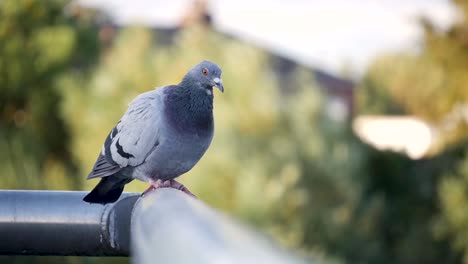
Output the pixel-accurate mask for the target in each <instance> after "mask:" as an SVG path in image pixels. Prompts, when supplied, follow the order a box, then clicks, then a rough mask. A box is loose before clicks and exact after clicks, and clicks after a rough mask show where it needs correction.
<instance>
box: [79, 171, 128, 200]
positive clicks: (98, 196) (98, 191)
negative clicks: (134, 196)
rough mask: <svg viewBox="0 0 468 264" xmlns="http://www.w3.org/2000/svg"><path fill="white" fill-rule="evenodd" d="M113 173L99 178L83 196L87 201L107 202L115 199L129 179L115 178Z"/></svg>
mask: <svg viewBox="0 0 468 264" xmlns="http://www.w3.org/2000/svg"><path fill="white" fill-rule="evenodd" d="M114 177H115V175H111V176H110V177H109V176H108V177H104V178H101V181H100V182H99V183H98V185H96V187H94V189H93V190H92V191H91V192H90V193H89V194H88V195H86V196H85V197H84V198H83V201H85V202H88V203H99V204H107V203H113V202H115V201H117V200H118V199H119V197H120V195H121V194H122V192H123V189H124V186H125V184H127V183H128V182H129V180H122V179H115V178H114Z"/></svg>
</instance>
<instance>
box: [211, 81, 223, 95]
mask: <svg viewBox="0 0 468 264" xmlns="http://www.w3.org/2000/svg"><path fill="white" fill-rule="evenodd" d="M213 81H214V83H215V86H216V87H218V89H219V90H220V91H221V92H222V93H224V86H223V80H221V79H220V78H218V77H216V78H214V79H213Z"/></svg>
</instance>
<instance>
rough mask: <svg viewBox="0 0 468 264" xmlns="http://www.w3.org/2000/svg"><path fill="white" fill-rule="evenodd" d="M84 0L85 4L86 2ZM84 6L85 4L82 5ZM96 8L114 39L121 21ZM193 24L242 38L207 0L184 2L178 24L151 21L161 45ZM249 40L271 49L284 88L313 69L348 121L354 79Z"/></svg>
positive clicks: (329, 103) (104, 32)
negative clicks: (220, 23)
mask: <svg viewBox="0 0 468 264" xmlns="http://www.w3.org/2000/svg"><path fill="white" fill-rule="evenodd" d="M83 4H84V5H83ZM88 4H89V1H78V4H77V5H75V9H86V6H87V5H88ZM83 6H84V7H83ZM92 8H93V9H94V10H97V11H98V12H100V14H99V15H98V16H97V17H99V19H97V21H98V23H99V25H100V27H101V29H100V34H99V36H100V39H101V41H102V44H103V45H108V44H109V43H111V41H112V39H113V37H114V36H115V33H116V32H117V30H118V28H119V27H120V26H122V25H121V24H120V25H117V24H116V23H115V22H114V21H113V20H112V18H111V16H110V15H109V14H107V13H106V12H107V11H106V10H107V9H106V8H104V7H99V6H92ZM194 24H198V25H200V24H201V25H204V26H207V27H210V28H211V29H213V30H214V31H216V32H218V33H220V34H223V35H224V36H226V37H229V38H233V39H236V40H240V41H243V38H242V36H239V33H234V32H226V31H220V30H218V29H217V27H216V25H215V24H214V23H213V19H212V14H211V13H210V11H209V7H208V4H207V1H206V0H196V1H193V2H191V3H189V4H187V5H186V6H185V11H184V12H183V15H182V16H181V17H180V19H179V22H178V23H176V24H175V25H169V26H168V25H164V24H162V23H161V24H152V25H150V26H151V27H152V29H153V31H154V32H155V35H157V38H155V41H157V43H158V44H161V45H171V44H173V43H174V41H175V36H176V33H177V32H178V31H179V30H180V29H182V28H184V27H189V26H192V25H194ZM249 44H251V45H256V46H258V47H259V48H262V49H264V50H266V51H267V53H269V61H270V63H271V66H272V69H273V71H275V73H276V74H275V76H279V79H278V82H279V84H280V87H282V92H284V93H289V92H292V91H294V86H295V75H294V74H295V72H296V70H297V69H298V68H299V67H302V68H305V69H307V70H308V71H310V74H311V76H312V77H313V78H312V79H314V80H315V81H316V83H317V84H318V85H319V87H320V88H321V89H322V92H323V93H324V94H325V95H326V96H325V97H326V102H325V107H326V109H325V110H326V112H327V113H328V115H329V116H330V117H331V118H332V119H333V120H336V121H340V122H342V121H348V120H350V119H351V117H352V113H353V93H354V83H353V82H352V81H350V80H346V79H344V78H340V77H338V76H335V75H333V74H331V73H328V72H326V71H324V70H321V69H318V68H314V67H310V66H307V65H304V64H302V63H300V62H298V61H296V60H294V59H293V58H290V57H287V56H285V55H283V54H279V53H278V52H276V51H274V50H273V49H270V48H268V47H264V46H261V45H260V44H257V43H255V42H252V41H249Z"/></svg>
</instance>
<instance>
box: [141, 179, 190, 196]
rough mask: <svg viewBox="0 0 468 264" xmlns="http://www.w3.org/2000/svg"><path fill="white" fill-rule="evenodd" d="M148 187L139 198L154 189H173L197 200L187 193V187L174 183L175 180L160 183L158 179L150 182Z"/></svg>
mask: <svg viewBox="0 0 468 264" xmlns="http://www.w3.org/2000/svg"><path fill="white" fill-rule="evenodd" d="M150 184H151V185H150V186H149V187H148V189H146V190H145V191H144V192H143V193H142V194H141V196H145V195H146V194H147V193H149V192H150V191H152V190H156V189H159V188H174V189H177V190H179V191H182V192H184V193H186V194H188V195H190V196H192V197H194V198H197V197H196V196H195V195H194V194H193V193H192V192H191V191H189V189H188V188H187V187H185V186H184V185H183V184H181V183H180V182H178V181H176V180H166V181H162V180H160V179H158V180H156V181H153V180H150Z"/></svg>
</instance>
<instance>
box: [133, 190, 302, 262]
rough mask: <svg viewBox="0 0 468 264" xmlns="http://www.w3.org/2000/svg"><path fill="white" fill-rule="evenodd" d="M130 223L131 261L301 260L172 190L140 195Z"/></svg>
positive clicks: (266, 239)
mask: <svg viewBox="0 0 468 264" xmlns="http://www.w3.org/2000/svg"><path fill="white" fill-rule="evenodd" d="M131 226H132V227H131V228H132V229H131V240H132V263H135V264H137V263H138V264H147V263H148V264H149V263H159V264H165V263H168V264H169V263H170V264H182V263H184V264H185V263H203V264H211V263H222V264H230V263H233V264H234V263H236V264H237V263H247V264H249V263H252V264H258V263H269V264H279V263H282V264H298V263H306V261H305V260H302V259H298V258H294V257H292V256H291V255H290V254H288V253H286V252H285V251H284V250H281V249H279V248H278V247H276V246H274V245H273V244H272V243H271V240H270V239H268V238H266V237H265V236H262V235H260V234H258V233H257V232H255V231H253V230H251V229H250V228H247V227H245V226H244V225H242V224H240V223H238V222H236V221H234V220H232V219H231V218H229V217H226V216H225V215H222V214H220V213H218V212H216V211H215V210H213V209H211V208H209V207H207V206H206V205H205V204H203V203H202V202H200V201H199V200H196V199H194V198H192V197H190V196H189V195H186V194H184V193H183V192H181V191H178V190H174V189H169V188H163V189H158V190H157V191H152V192H150V193H148V194H147V195H145V196H144V197H142V198H140V199H139V200H138V202H137V203H136V205H135V208H134V210H133V214H132V225H131ZM309 263H310V262H309Z"/></svg>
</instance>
